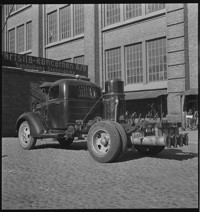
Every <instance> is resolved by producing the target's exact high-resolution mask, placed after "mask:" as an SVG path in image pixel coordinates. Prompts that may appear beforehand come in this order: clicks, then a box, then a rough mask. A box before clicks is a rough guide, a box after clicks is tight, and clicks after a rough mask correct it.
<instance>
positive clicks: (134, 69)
mask: <svg viewBox="0 0 200 212" xmlns="http://www.w3.org/2000/svg"><path fill="white" fill-rule="evenodd" d="M125 54H126V76H127V84H132V83H141V82H142V81H143V64H142V44H141V43H140V44H135V45H131V46H128V47H126V48H125Z"/></svg>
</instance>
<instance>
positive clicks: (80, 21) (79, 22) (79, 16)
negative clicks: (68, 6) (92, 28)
mask: <svg viewBox="0 0 200 212" xmlns="http://www.w3.org/2000/svg"><path fill="white" fill-rule="evenodd" d="M81 33H84V5H83V4H74V35H79V34H81Z"/></svg>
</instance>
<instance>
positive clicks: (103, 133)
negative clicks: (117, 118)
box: [87, 121, 121, 163]
mask: <svg viewBox="0 0 200 212" xmlns="http://www.w3.org/2000/svg"><path fill="white" fill-rule="evenodd" d="M87 146H88V150H89V152H90V155H91V156H92V157H93V158H94V159H95V160H96V161H98V162H100V163H108V162H112V161H114V160H115V159H116V157H117V156H118V155H119V152H120V148H121V139H120V135H119V133H118V131H117V129H116V127H115V125H113V124H112V123H110V122H108V121H99V122H97V123H95V124H94V125H92V127H91V128H90V130H89V132H88V137H87Z"/></svg>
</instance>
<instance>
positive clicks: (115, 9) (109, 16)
mask: <svg viewBox="0 0 200 212" xmlns="http://www.w3.org/2000/svg"><path fill="white" fill-rule="evenodd" d="M119 21H120V4H106V5H105V25H110V24H114V23H117V22H119Z"/></svg>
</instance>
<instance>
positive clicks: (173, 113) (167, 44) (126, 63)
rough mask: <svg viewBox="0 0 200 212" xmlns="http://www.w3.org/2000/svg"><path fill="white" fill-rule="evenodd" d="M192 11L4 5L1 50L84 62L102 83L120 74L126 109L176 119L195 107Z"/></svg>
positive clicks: (124, 6)
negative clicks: (154, 113) (123, 85)
mask: <svg viewBox="0 0 200 212" xmlns="http://www.w3.org/2000/svg"><path fill="white" fill-rule="evenodd" d="M9 14H10V15H9ZM197 14H198V5H197V4H80V5H79V4H70V5H69V4H68V5H67V4H32V5H31V4H21V5H4V6H3V23H5V22H6V24H5V27H4V31H3V32H4V35H3V43H2V44H3V50H4V51H8V52H15V53H20V54H29V55H32V56H38V57H44V58H49V59H55V60H60V61H67V62H73V63H79V64H85V65H88V72H89V78H90V79H91V81H92V82H95V83H97V84H99V85H100V86H101V87H102V88H104V83H105V81H106V80H107V79H110V78H120V79H122V80H123V81H124V84H125V87H124V90H125V93H126V104H127V110H128V111H129V112H130V113H132V112H136V113H137V115H138V116H139V114H141V116H142V117H146V115H147V114H148V113H149V112H150V110H151V109H152V108H151V106H152V107H153V109H154V110H156V111H157V112H158V114H159V116H161V115H162V117H165V118H167V119H168V120H171V121H179V122H182V123H183V125H184V123H185V122H184V120H185V113H186V111H188V109H189V107H191V108H192V109H193V110H197V107H198V101H197V94H198V55H197V54H198V50H197V48H198V47H197V46H198V15H197ZM7 17H9V18H8V19H7ZM6 19H7V20H6Z"/></svg>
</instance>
